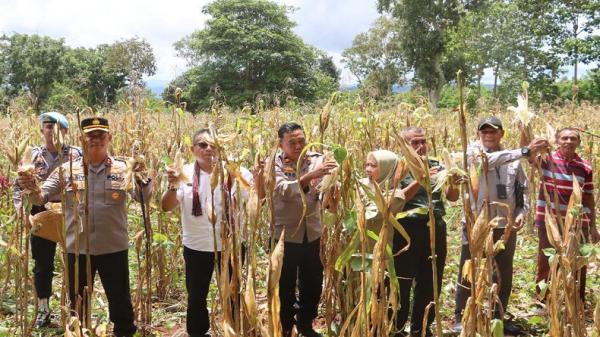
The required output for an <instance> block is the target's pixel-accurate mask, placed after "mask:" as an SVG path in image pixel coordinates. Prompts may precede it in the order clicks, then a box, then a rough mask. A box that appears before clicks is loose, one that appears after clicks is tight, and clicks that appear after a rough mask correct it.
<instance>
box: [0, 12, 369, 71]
mask: <svg viewBox="0 0 600 337" xmlns="http://www.w3.org/2000/svg"><path fill="white" fill-rule="evenodd" d="M209 2H210V1H209V0H200V1H198V0H171V1H157V0H152V1H149V0H103V1H93V0H2V1H0V34H1V33H12V32H17V33H26V34H40V35H47V36H51V37H53V38H64V39H65V42H66V44H67V45H69V46H72V47H79V46H83V47H94V46H96V45H98V44H101V43H112V42H113V41H115V40H119V39H127V38H131V37H134V36H138V37H141V38H145V39H146V40H148V41H149V42H150V43H151V44H152V46H153V48H154V53H155V55H156V57H157V63H158V64H157V65H158V70H157V74H156V75H154V76H153V77H152V79H156V80H163V81H165V80H171V79H173V78H174V77H176V76H177V75H179V74H181V73H182V72H183V71H184V70H185V62H184V60H183V59H181V58H178V57H177V56H176V55H175V50H174V49H173V43H174V42H176V41H177V40H179V39H181V38H183V37H184V36H186V35H188V34H190V33H192V32H193V31H194V30H197V29H201V28H202V26H203V24H204V22H205V20H206V16H205V15H203V14H202V12H201V11H202V7H203V6H204V5H206V4H207V3H209ZM277 2H278V3H281V4H285V5H290V6H294V7H296V8H297V10H296V11H295V12H294V13H293V14H292V20H294V21H295V22H296V23H297V27H296V28H295V31H296V33H297V34H298V35H300V36H301V37H302V38H303V39H304V40H305V41H306V42H307V43H310V44H312V45H314V46H316V47H318V48H320V49H322V50H325V51H326V52H328V53H329V54H330V55H332V56H334V60H335V61H336V64H337V65H338V66H341V63H340V62H339V60H340V56H339V55H340V53H341V52H342V50H343V49H345V48H348V47H350V45H351V44H352V39H353V38H354V36H355V35H356V34H358V33H360V32H362V31H366V30H367V29H368V28H369V26H370V24H371V22H373V20H374V19H375V18H376V16H377V12H376V10H375V2H374V1H364V0H346V1H342V0H278V1H277ZM346 77H347V76H346Z"/></svg>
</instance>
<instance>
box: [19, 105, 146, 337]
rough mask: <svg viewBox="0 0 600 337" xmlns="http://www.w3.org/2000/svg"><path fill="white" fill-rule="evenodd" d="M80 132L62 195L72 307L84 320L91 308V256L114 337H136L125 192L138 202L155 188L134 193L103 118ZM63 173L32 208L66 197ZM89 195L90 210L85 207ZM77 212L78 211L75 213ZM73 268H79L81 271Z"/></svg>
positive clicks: (140, 187) (137, 187) (24, 180)
mask: <svg viewBox="0 0 600 337" xmlns="http://www.w3.org/2000/svg"><path fill="white" fill-rule="evenodd" d="M81 129H82V131H83V134H84V136H83V143H84V150H85V151H84V157H83V159H80V160H78V161H76V162H74V163H73V166H72V169H69V167H68V166H67V165H63V170H62V175H63V180H64V181H65V182H67V183H66V186H65V188H64V192H65V203H66V209H65V215H66V226H67V237H66V245H67V251H68V253H69V254H68V255H69V258H68V265H69V280H71V282H69V297H70V299H71V306H72V307H73V308H76V309H78V310H77V311H78V312H79V314H80V316H83V315H81V314H82V310H81V308H83V307H85V308H88V305H89V303H90V302H89V300H88V299H89V295H90V293H89V292H91V291H92V289H86V285H87V283H88V282H87V272H86V269H87V265H86V264H87V255H89V258H90V263H91V266H90V268H91V272H92V280H90V282H91V283H92V284H93V281H94V280H93V279H94V276H95V274H96V272H98V273H99V274H100V279H101V281H102V285H103V287H104V291H105V293H106V297H107V298H108V310H109V315H110V320H111V321H112V322H113V323H114V334H115V336H117V337H126V336H127V337H129V336H133V334H134V333H135V331H136V327H135V325H134V322H133V321H134V320H133V306H132V304H131V294H130V291H129V264H128V258H127V250H128V246H129V238H128V236H127V193H126V192H128V191H129V192H130V194H131V195H132V196H133V198H134V199H136V200H138V199H139V197H140V194H141V193H143V194H144V200H150V192H151V184H150V182H149V181H148V182H147V183H141V184H138V183H136V184H133V188H131V187H130V186H129V182H128V181H127V179H126V177H127V176H128V175H127V164H126V162H125V161H123V160H120V159H117V158H115V157H112V156H110V155H109V154H108V146H109V144H110V142H111V140H112V135H111V134H110V132H109V125H108V120H106V119H105V118H102V117H92V118H86V119H84V120H82V121H81ZM137 168H138V170H140V171H145V166H144V165H138V166H137ZM140 173H143V172H140ZM60 174H61V173H60V171H59V170H55V171H54V172H53V173H52V174H51V175H50V177H49V178H48V179H47V180H46V181H45V182H44V184H43V185H42V188H41V192H40V193H38V194H37V195H35V194H30V195H29V199H30V200H31V201H32V202H33V203H34V204H39V205H42V204H44V203H45V202H46V201H47V200H48V198H49V196H51V195H56V194H60V193H61V192H63V190H62V186H61V183H60ZM86 179H87V193H86V189H85V187H86ZM18 183H19V184H20V185H21V186H23V187H29V188H30V189H31V187H32V186H31V184H32V183H34V182H33V180H32V179H31V178H28V177H27V176H21V177H19V180H18ZM86 195H87V198H88V199H87V207H85V206H84V204H83V202H84V200H85V197H86ZM74 209H77V210H78V212H77V213H75V212H73V210H74ZM88 238H89V240H88ZM88 243H89V244H88ZM75 266H78V270H76V269H75ZM76 272H77V273H78V280H79V283H78V284H77V286H75V285H74V280H75V273H76ZM85 291H87V293H84V292H85ZM82 300H83V301H85V302H82ZM88 328H91V327H88Z"/></svg>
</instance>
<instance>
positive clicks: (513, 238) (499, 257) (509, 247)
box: [454, 227, 517, 320]
mask: <svg viewBox="0 0 600 337" xmlns="http://www.w3.org/2000/svg"><path fill="white" fill-rule="evenodd" d="M464 231H465V229H464V227H463V232H464ZM503 233H504V228H497V229H494V234H493V235H494V242H496V241H498V240H500V238H501V237H502V234H503ZM463 235H466V233H463ZM516 244H517V233H516V232H514V231H513V232H512V233H511V235H510V237H509V238H508V240H507V242H506V245H505V247H504V250H502V251H500V252H499V253H498V254H496V257H495V258H494V261H495V263H494V273H493V277H492V279H493V282H494V283H497V284H498V286H499V289H498V297H499V298H500V303H502V308H500V307H499V306H496V309H495V310H494V317H495V318H500V319H502V316H503V315H504V311H505V310H506V307H507V306H508V298H509V297H510V292H511V291H512V280H513V257H514V255H515V247H516ZM470 258H471V253H470V252H469V245H465V244H463V245H462V248H461V251H460V268H459V270H458V284H457V285H456V307H455V309H454V315H455V317H456V319H457V320H458V319H461V318H462V314H463V310H464V309H465V306H466V304H467V299H469V296H471V286H470V283H469V280H465V279H463V278H462V274H463V270H462V269H463V266H464V264H465V261H466V260H468V259H470Z"/></svg>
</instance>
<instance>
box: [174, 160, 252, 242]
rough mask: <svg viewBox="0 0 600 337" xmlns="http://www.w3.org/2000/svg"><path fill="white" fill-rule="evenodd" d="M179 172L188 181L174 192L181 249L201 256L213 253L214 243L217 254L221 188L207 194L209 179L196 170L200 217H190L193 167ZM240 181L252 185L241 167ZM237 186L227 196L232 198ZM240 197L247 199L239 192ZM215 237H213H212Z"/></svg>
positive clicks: (221, 204)
mask: <svg viewBox="0 0 600 337" xmlns="http://www.w3.org/2000/svg"><path fill="white" fill-rule="evenodd" d="M183 172H184V173H185V175H186V177H188V181H187V182H185V183H183V184H181V185H180V186H179V188H178V189H177V201H178V202H179V207H180V210H181V224H182V232H183V245H184V246H186V247H188V248H190V249H193V250H196V251H201V252H214V251H215V239H216V246H217V251H219V252H220V251H221V246H222V245H221V219H222V214H223V200H222V195H221V194H222V193H221V184H218V185H217V187H216V188H215V190H214V191H213V192H212V193H211V189H210V178H211V174H210V173H208V172H205V171H203V170H200V176H199V177H198V180H199V181H198V195H199V196H200V204H201V206H202V215H200V216H194V215H192V205H193V179H194V163H192V164H186V165H184V166H183ZM240 173H241V175H242V177H243V178H244V179H245V180H246V181H247V182H249V183H252V181H253V177H252V173H250V171H248V170H247V169H246V168H244V167H240ZM236 189H237V184H234V186H233V187H232V191H231V194H232V195H236ZM241 192H242V193H240V195H241V197H242V198H247V197H248V193H247V192H245V191H244V190H243V189H242V191H241ZM209 207H214V208H213V209H214V214H215V230H214V234H213V225H212V222H210V220H209V219H208V214H209V213H208V212H209ZM215 235H216V237H215Z"/></svg>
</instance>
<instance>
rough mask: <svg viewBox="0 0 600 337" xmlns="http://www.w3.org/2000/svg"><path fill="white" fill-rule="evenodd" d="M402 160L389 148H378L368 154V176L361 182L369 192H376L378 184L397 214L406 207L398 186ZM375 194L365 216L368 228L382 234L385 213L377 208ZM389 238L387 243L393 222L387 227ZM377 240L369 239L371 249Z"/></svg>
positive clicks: (387, 202)
mask: <svg viewBox="0 0 600 337" xmlns="http://www.w3.org/2000/svg"><path fill="white" fill-rule="evenodd" d="M399 162H400V160H399V158H398V156H397V155H396V154H395V153H394V152H392V151H388V150H376V151H372V152H369V153H368V154H367V161H366V163H365V174H366V175H367V178H364V179H361V181H360V182H361V183H362V184H364V185H365V186H367V187H368V189H369V192H368V193H367V194H372V193H375V192H376V186H375V185H377V187H378V188H379V190H381V193H382V194H383V196H384V200H385V201H386V205H387V206H388V207H389V212H390V214H393V215H395V214H396V213H398V212H400V211H401V210H402V208H403V207H404V193H403V191H402V190H401V189H400V188H397V187H398V186H397V185H398V184H397V181H398V179H397V173H398V172H397V171H398V168H399V166H398V163H399ZM373 197H374V196H371V197H369V198H368V200H367V201H366V204H365V217H366V220H367V229H369V230H370V231H372V232H374V233H375V234H377V235H380V232H381V227H382V226H383V214H381V212H380V211H379V209H378V208H377V205H376V204H375V201H374V200H373ZM387 230H388V232H387V234H388V235H387V240H386V244H389V243H390V242H391V238H392V235H393V230H394V229H393V227H392V226H391V224H389V225H388V227H387ZM374 245H375V240H372V239H371V240H369V247H370V250H372V249H373V246H374Z"/></svg>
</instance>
